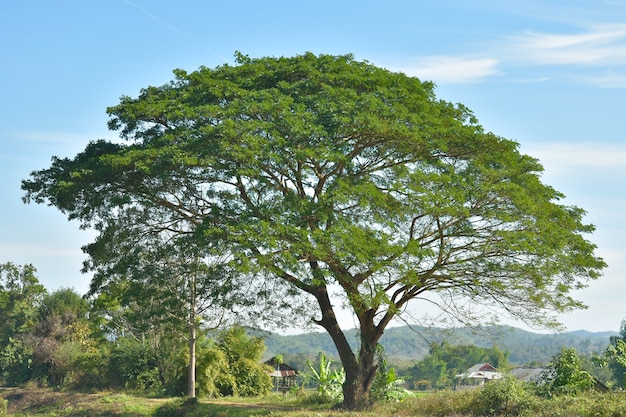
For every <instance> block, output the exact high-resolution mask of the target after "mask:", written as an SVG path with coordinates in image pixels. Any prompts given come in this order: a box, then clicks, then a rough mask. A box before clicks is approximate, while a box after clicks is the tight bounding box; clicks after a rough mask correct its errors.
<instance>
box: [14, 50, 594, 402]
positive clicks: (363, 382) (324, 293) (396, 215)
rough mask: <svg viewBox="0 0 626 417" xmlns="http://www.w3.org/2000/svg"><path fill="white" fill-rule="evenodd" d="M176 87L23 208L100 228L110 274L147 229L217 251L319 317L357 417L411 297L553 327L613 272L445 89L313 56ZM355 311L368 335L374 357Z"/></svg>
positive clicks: (270, 291)
mask: <svg viewBox="0 0 626 417" xmlns="http://www.w3.org/2000/svg"><path fill="white" fill-rule="evenodd" d="M174 74H175V79H174V80H173V81H172V82H170V83H168V84H166V85H163V86H160V87H147V88H145V89H143V90H142V91H141V92H140V94H139V96H138V97H137V98H131V97H128V96H124V97H122V98H121V100H120V103H119V104H118V105H116V106H113V107H110V108H109V109H108V110H107V111H108V114H109V115H110V120H109V128H110V129H111V130H112V131H117V132H119V134H120V137H121V138H122V139H124V140H125V142H121V143H120V142H118V141H105V140H98V141H95V142H92V143H90V144H89V145H88V146H87V147H86V149H85V150H84V151H83V152H81V153H79V154H78V155H77V156H76V157H75V158H73V159H60V158H54V159H53V161H52V165H51V166H50V168H47V169H43V170H40V171H35V172H33V173H32V175H31V177H30V179H27V180H25V181H23V184H22V188H23V189H24V190H25V191H26V195H25V201H27V202H30V201H35V202H38V203H44V202H47V203H49V204H50V205H53V206H55V207H57V208H58V209H60V210H61V211H63V212H64V213H66V214H67V215H68V218H70V219H77V220H79V221H80V222H81V223H82V224H83V226H84V227H94V228H95V229H96V230H97V231H99V232H100V234H99V236H98V237H97V239H96V242H94V243H93V244H92V245H90V246H88V247H87V253H88V254H89V255H90V257H91V259H92V260H94V259H95V260H96V261H95V262H94V263H93V264H92V265H91V266H92V267H93V268H95V269H96V270H98V268H101V267H104V266H105V265H106V266H107V267H109V266H111V265H110V262H115V259H116V258H115V257H110V258H104V261H102V262H98V259H101V258H98V256H99V255H98V254H99V251H98V249H99V248H100V249H101V248H102V247H103V246H104V242H105V241H106V240H107V239H109V238H111V236H113V239H114V240H113V242H115V241H116V240H118V239H119V240H121V239H122V238H123V236H124V233H119V232H124V231H125V230H127V229H129V228H130V227H131V225H132V226H133V228H135V229H136V230H139V231H140V233H139V234H138V235H137V236H147V235H155V234H158V235H159V236H162V237H163V238H164V239H165V240H166V241H168V242H172V241H177V240H178V239H181V240H182V239H191V240H192V241H193V245H194V246H195V247H197V248H206V249H207V253H208V254H207V256H210V255H211V253H212V252H211V251H213V250H215V248H219V251H220V252H221V253H223V254H226V256H227V258H228V263H229V265H230V267H232V268H234V269H236V270H237V271H238V273H241V274H243V275H245V276H246V280H245V281H244V282H247V283H249V285H251V287H250V290H249V291H248V292H247V293H248V294H250V293H252V291H254V296H255V297H256V299H257V300H259V302H261V301H262V300H270V301H273V303H272V302H270V303H268V304H274V305H275V304H281V305H282V306H283V307H293V308H306V307H311V306H315V307H316V308H315V311H314V312H312V313H311V314H312V315H313V321H314V322H315V323H317V324H319V325H320V326H322V327H323V328H324V329H325V330H326V331H328V333H329V334H330V336H331V337H332V339H333V341H334V343H335V344H336V346H337V349H338V352H339V355H340V358H341V361H342V364H343V366H344V368H345V370H346V382H345V384H344V405H346V406H347V407H350V408H355V407H357V406H358V405H359V404H362V403H365V402H367V399H368V395H369V390H370V388H371V384H372V381H373V378H374V375H375V371H376V364H375V360H374V353H375V349H376V344H377V342H378V341H379V339H380V336H382V334H383V332H384V329H385V328H386V326H387V325H388V324H389V323H390V322H391V320H392V319H393V318H394V317H396V316H398V315H401V314H402V313H403V312H404V311H405V310H406V309H407V307H408V305H409V303H410V302H412V301H414V300H419V299H422V298H425V297H426V298H428V297H429V295H431V294H432V295H437V296H438V297H442V298H443V299H444V300H445V301H444V303H443V304H442V307H443V308H445V309H447V310H448V312H453V313H455V314H458V315H459V316H463V315H465V316H466V317H467V315H472V314H473V313H475V312H476V310H475V309H474V307H475V306H483V308H482V309H481V311H487V312H489V311H494V312H495V313H496V314H502V313H506V314H509V315H512V316H514V317H517V318H521V319H523V320H525V321H527V322H530V323H533V324H537V325H542V326H554V325H556V324H557V321H556V319H555V317H554V314H550V313H554V312H563V311H568V310H571V309H576V308H582V307H584V306H583V304H582V303H581V302H580V301H578V300H576V299H574V298H573V297H572V296H571V295H570V292H571V291H572V290H575V289H580V288H584V287H585V286H586V285H587V284H588V282H589V280H592V279H595V278H597V277H598V276H599V275H600V273H601V270H602V268H603V267H604V262H603V261H602V259H600V258H599V257H597V256H596V255H595V254H594V251H595V246H594V245H593V244H592V243H590V242H589V241H588V240H586V238H585V235H586V234H588V233H591V232H592V231H593V226H591V225H587V224H585V223H583V216H584V211H583V210H582V209H580V208H578V207H573V206H567V205H564V204H562V203H561V200H562V199H563V197H564V196H563V195H562V194H561V193H559V192H558V191H556V190H555V189H553V188H552V187H550V186H548V185H545V184H543V183H542V181H541V179H540V175H541V172H542V167H541V164H540V163H539V162H538V161H537V160H536V159H534V158H532V157H530V156H527V155H523V154H521V153H520V152H519V150H518V144H517V143H516V142H514V141H511V140H507V139H505V138H502V137H499V136H497V135H495V134H493V133H490V132H486V131H485V130H484V129H483V128H482V127H481V126H480V124H478V121H477V120H476V118H475V117H474V115H473V114H472V112H471V111H470V110H469V109H467V108H466V107H465V106H463V105H461V104H452V103H449V102H445V101H442V100H439V99H437V98H436V96H435V93H434V85H433V84H432V83H429V82H422V81H420V80H418V79H417V78H412V77H409V76H406V75H404V74H401V73H393V72H390V71H388V70H385V69H382V68H378V67H376V66H374V65H371V64H370V63H368V62H361V61H357V60H355V59H354V57H352V56H350V55H346V56H330V55H319V56H316V55H313V54H310V53H307V54H304V55H301V56H296V57H291V58H258V59H252V58H249V57H247V56H244V55H241V54H238V55H237V65H222V66H219V67H216V68H204V67H203V68H200V69H198V70H197V71H194V72H186V71H183V70H176V71H175V72H174ZM115 236H119V238H118V237H115ZM135 242H137V245H138V246H141V240H136V241H135ZM107 247H108V248H110V250H111V249H112V250H115V245H110V246H107ZM88 266H89V264H88ZM115 267H118V268H120V271H122V272H123V271H124V264H123V263H120V264H117V263H116V264H115ZM96 284H97V285H95V286H94V287H93V288H92V289H93V290H94V291H98V289H99V288H102V287H103V286H104V285H106V281H100V282H97V283H96ZM456 300H463V301H464V302H468V303H469V304H466V305H467V306H469V308H468V309H466V310H463V311H461V310H458V309H457V308H458V307H460V305H461V303H456ZM311 301H314V303H311ZM340 307H346V308H348V309H349V310H350V311H351V312H352V314H353V316H354V318H355V320H356V322H357V323H358V327H359V332H360V347H359V351H358V352H354V351H353V350H352V349H351V348H350V346H349V344H348V341H347V339H346V337H345V334H344V333H343V330H342V329H341V327H340V326H339V323H338V320H337V313H338V311H337V309H338V308H340ZM452 310H454V311H452Z"/></svg>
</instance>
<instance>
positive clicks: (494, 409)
mask: <svg viewBox="0 0 626 417" xmlns="http://www.w3.org/2000/svg"><path fill="white" fill-rule="evenodd" d="M536 402H537V398H536V397H535V396H534V389H533V388H532V387H530V386H529V385H528V384H526V383H524V382H521V381H519V380H517V379H516V378H515V377H513V376H510V375H509V376H505V377H504V378H503V379H501V380H494V381H489V382H488V383H487V384H485V385H484V387H482V388H481V389H480V393H479V394H478V395H477V396H476V397H475V398H474V400H473V402H472V405H471V410H472V412H473V413H474V415H477V416H520V415H523V414H524V413H525V412H526V411H527V410H529V409H530V408H532V406H533V405H534V404H535V403H536Z"/></svg>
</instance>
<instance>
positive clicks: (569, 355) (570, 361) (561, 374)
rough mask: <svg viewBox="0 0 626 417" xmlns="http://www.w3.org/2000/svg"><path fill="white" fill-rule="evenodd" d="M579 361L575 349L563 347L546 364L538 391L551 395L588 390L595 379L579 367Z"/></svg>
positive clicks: (592, 385) (573, 393)
mask: <svg viewBox="0 0 626 417" xmlns="http://www.w3.org/2000/svg"><path fill="white" fill-rule="evenodd" d="M581 363H582V362H581V359H580V358H579V357H578V354H577V353H576V350H575V349H572V348H563V350H561V353H559V354H558V355H555V356H554V357H553V359H552V361H551V362H550V363H549V364H548V366H547V369H546V372H545V373H544V375H543V376H542V380H541V383H540V384H539V386H538V392H539V393H540V394H541V395H544V396H552V395H563V394H568V395H575V394H579V393H581V392H585V391H590V390H591V389H592V388H593V387H594V385H595V379H594V378H593V376H592V375H591V374H590V373H589V372H587V371H585V370H583V369H582V368H581Z"/></svg>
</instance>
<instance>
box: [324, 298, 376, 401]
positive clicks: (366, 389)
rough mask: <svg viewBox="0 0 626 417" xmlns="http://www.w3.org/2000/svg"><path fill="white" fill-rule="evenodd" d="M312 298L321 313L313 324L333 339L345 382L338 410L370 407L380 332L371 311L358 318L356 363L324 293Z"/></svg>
mask: <svg viewBox="0 0 626 417" xmlns="http://www.w3.org/2000/svg"><path fill="white" fill-rule="evenodd" d="M316 298H317V301H318V303H319V305H320V307H321V311H322V319H321V320H319V321H317V324H319V325H320V326H322V327H324V329H326V331H327V332H328V334H329V335H330V337H331V338H332V339H333V342H334V343H335V347H336V348H337V352H338V353H339V358H340V360H341V364H342V365H343V369H344V371H345V373H346V380H345V382H344V384H343V404H342V407H343V408H344V409H346V410H362V409H364V408H367V407H369V406H370V405H371V401H370V390H371V388H372V383H373V382H374V377H375V376H376V371H377V369H378V366H377V365H376V363H375V353H376V345H377V343H378V340H379V339H380V336H381V335H382V331H381V329H379V328H377V327H376V326H375V325H374V321H373V318H374V315H373V312H372V311H367V312H364V313H363V314H361V315H358V319H359V323H360V329H359V331H360V341H361V347H360V350H359V356H358V359H357V357H356V356H355V354H354V352H353V351H352V348H351V347H350V344H349V343H348V340H347V338H346V336H345V334H344V333H343V331H342V330H341V328H340V327H339V323H338V322H337V318H336V316H335V312H334V310H333V308H332V304H331V303H330V300H329V298H328V294H327V293H326V291H321V292H318V293H317V294H316Z"/></svg>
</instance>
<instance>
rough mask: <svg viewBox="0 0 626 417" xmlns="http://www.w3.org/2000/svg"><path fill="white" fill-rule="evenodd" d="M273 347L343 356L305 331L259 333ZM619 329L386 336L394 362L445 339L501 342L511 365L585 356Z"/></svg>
mask: <svg viewBox="0 0 626 417" xmlns="http://www.w3.org/2000/svg"><path fill="white" fill-rule="evenodd" d="M254 333H255V334H256V335H257V336H262V337H263V339H264V340H265V345H266V346H267V350H266V355H267V356H273V355H275V354H277V353H280V354H282V355H284V356H285V359H286V360H287V359H288V357H294V358H295V357H298V358H300V359H302V358H314V357H315V356H316V355H317V354H318V353H319V352H324V353H325V354H327V355H329V356H331V357H337V350H336V349H335V346H334V345H333V343H332V340H331V338H330V336H328V334H326V333H304V334H299V335H289V336H282V335H278V334H275V333H271V332H264V331H255V332H254ZM347 334H348V338H349V340H350V342H351V344H352V346H353V347H354V346H357V345H358V343H357V338H356V330H354V329H353V330H350V331H348V332H347ZM614 335H618V333H617V332H599V333H593V332H588V331H585V330H577V331H573V332H567V333H557V334H540V333H533V332H529V331H525V330H522V329H518V328H515V327H510V326H488V327H481V328H478V329H475V328H462V329H455V330H450V329H444V328H433V327H409V326H402V327H391V328H388V329H387V330H386V331H385V334H384V335H383V337H382V338H381V341H380V343H381V345H382V346H383V347H384V349H385V352H386V354H387V356H388V358H389V360H391V361H394V360H401V361H407V360H409V361H418V360H420V359H421V358H423V357H424V356H426V355H427V354H428V350H429V346H430V345H431V344H433V343H437V344H439V343H441V342H443V341H444V340H445V341H447V342H448V343H450V344H452V345H474V346H480V347H492V346H498V347H499V348H500V349H502V350H503V351H507V352H509V363H511V364H519V365H522V364H545V363H547V362H548V361H549V360H550V358H551V357H552V356H553V355H555V354H557V353H559V352H560V351H561V349H562V348H563V347H573V348H575V349H576V351H577V352H578V353H579V354H581V355H583V354H584V355H589V354H591V353H600V352H602V351H603V350H604V349H605V348H606V346H607V345H608V343H609V337H610V336H614Z"/></svg>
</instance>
